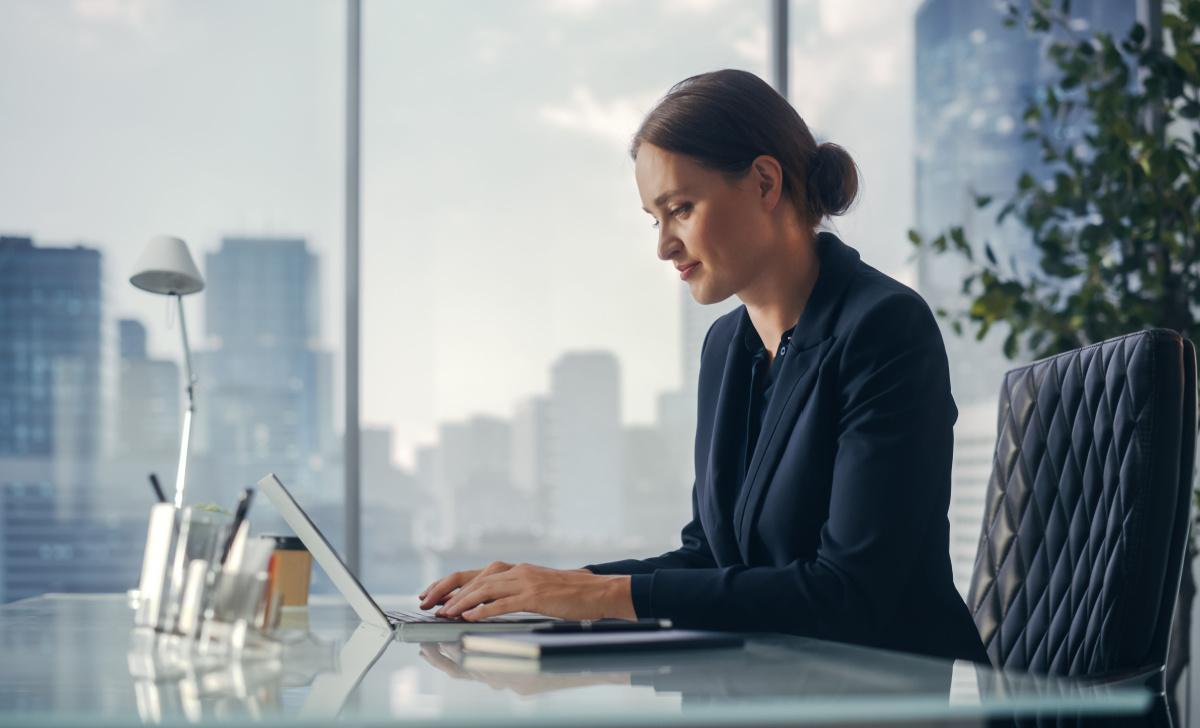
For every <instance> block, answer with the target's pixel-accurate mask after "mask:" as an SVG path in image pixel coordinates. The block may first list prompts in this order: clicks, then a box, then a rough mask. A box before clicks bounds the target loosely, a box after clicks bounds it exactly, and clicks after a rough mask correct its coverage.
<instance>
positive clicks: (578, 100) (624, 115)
mask: <svg viewBox="0 0 1200 728" xmlns="http://www.w3.org/2000/svg"><path fill="white" fill-rule="evenodd" d="M657 98H658V94H657V93H653V94H649V95H642V96H641V97H637V98H634V97H629V96H619V97H617V98H614V99H611V100H609V101H607V102H603V101H600V100H599V99H597V98H596V96H595V94H593V93H592V90H591V89H590V88H588V87H587V86H582V85H580V86H576V87H575V88H574V89H572V90H571V97H570V99H569V100H568V101H567V102H565V103H561V104H546V105H543V106H541V107H539V108H538V110H537V114H538V118H539V119H541V121H543V122H544V123H546V124H548V125H550V126H556V127H559V128H560V129H568V130H571V131H575V132H579V133H581V134H584V135H587V136H591V137H594V138H597V139H601V140H603V141H605V142H606V143H609V144H613V145H615V146H618V147H620V148H622V149H624V148H625V147H627V146H628V145H629V142H630V140H631V139H632V138H633V134H634V132H636V131H637V127H638V125H639V124H640V123H641V122H642V118H643V117H644V116H645V115H646V112H647V111H649V109H650V107H651V106H652V105H653V104H654V101H655V100H657Z"/></svg>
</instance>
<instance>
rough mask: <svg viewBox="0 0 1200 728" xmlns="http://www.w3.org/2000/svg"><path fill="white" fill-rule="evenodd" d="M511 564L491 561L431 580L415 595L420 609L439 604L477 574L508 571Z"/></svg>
mask: <svg viewBox="0 0 1200 728" xmlns="http://www.w3.org/2000/svg"><path fill="white" fill-rule="evenodd" d="M512 566H513V565H512V564H509V563H506V562H504V561H493V562H492V563H490V564H488V565H487V566H485V567H483V568H482V569H472V570H470V571H456V572H454V573H453V574H449V575H447V576H443V577H442V578H441V579H438V580H437V581H435V582H433V583H432V584H430V585H429V586H427V587H425V591H423V592H421V593H420V594H418V595H417V596H418V597H419V598H420V600H421V609H429V608H430V607H432V606H434V605H437V604H441V603H442V602H444V601H445V600H446V598H447V597H448V596H449V595H450V593H451V592H453V591H454V590H455V589H460V588H462V587H464V586H466V585H467V584H470V583H471V580H473V579H474V578H475V577H477V576H485V575H487V574H495V573H498V572H501V571H508V570H509V569H511V568H512Z"/></svg>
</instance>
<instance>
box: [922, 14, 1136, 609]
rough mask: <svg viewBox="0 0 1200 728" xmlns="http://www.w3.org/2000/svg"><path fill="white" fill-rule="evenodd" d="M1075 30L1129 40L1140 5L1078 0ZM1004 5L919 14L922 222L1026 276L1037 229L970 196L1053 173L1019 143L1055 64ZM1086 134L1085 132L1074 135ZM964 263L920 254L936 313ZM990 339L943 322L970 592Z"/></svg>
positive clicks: (960, 542)
mask: <svg viewBox="0 0 1200 728" xmlns="http://www.w3.org/2000/svg"><path fill="white" fill-rule="evenodd" d="M1071 11H1072V12H1071V14H1072V17H1073V18H1074V22H1073V27H1074V28H1075V29H1077V30H1081V31H1090V32H1095V31H1106V32H1109V33H1111V34H1112V35H1113V36H1114V37H1117V38H1123V37H1124V36H1125V34H1126V33H1127V32H1128V30H1129V28H1130V27H1131V26H1132V24H1133V22H1134V20H1135V15H1136V5H1135V3H1132V2H1128V1H1127V0H1075V2H1073V3H1072V5H1071ZM1003 18H1004V15H1003V11H1002V9H1001V7H1000V6H999V5H998V4H993V3H990V2H958V1H957V0H925V2H924V3H922V5H921V7H920V8H919V10H918V11H917V18H916V114H917V118H916V180H915V181H916V191H917V194H916V198H917V202H916V204H917V211H916V213H917V214H916V219H917V229H918V230H919V231H920V232H921V234H922V235H924V236H925V237H926V238H929V237H930V236H936V235H937V234H939V233H941V232H945V231H946V230H948V229H949V228H950V227H951V226H955V225H958V226H961V227H962V228H963V229H964V232H965V233H966V237H967V239H968V240H970V241H972V242H973V243H974V244H976V245H980V246H981V245H982V243H983V241H988V242H990V243H991V245H992V248H993V249H994V250H995V252H996V254H997V256H998V258H1000V259H1001V261H1002V262H1003V261H1008V260H1009V258H1010V257H1011V258H1013V259H1015V261H1016V264H1017V265H1018V266H1019V267H1020V269H1021V270H1023V271H1025V272H1026V273H1028V272H1029V271H1030V270H1032V269H1034V268H1035V267H1036V263H1037V260H1036V257H1035V251H1034V249H1033V246H1032V244H1031V242H1030V239H1029V235H1028V233H1027V231H1025V230H1024V229H1023V228H1021V227H1020V226H1019V225H1018V224H1017V223H1016V221H1015V220H1014V219H1013V218H1009V219H1008V220H1006V221H1005V225H1003V226H1001V227H998V226H997V225H996V224H995V222H994V219H995V214H996V213H995V210H994V209H993V208H986V209H985V210H983V211H978V210H977V209H976V207H975V205H974V201H973V197H972V193H974V194H981V195H983V194H986V195H993V196H994V198H995V199H997V200H1005V199H1008V198H1009V197H1010V196H1011V195H1012V193H1013V191H1014V190H1015V189H1016V181H1017V179H1018V178H1019V177H1020V175H1021V174H1022V173H1023V172H1028V173H1029V174H1030V175H1031V176H1033V178H1034V179H1035V180H1038V181H1039V182H1041V181H1043V180H1045V179H1046V178H1048V177H1049V176H1050V170H1049V169H1048V168H1047V166H1046V165H1045V164H1044V163H1043V162H1042V161H1041V151H1040V148H1039V147H1038V145H1037V144H1036V143H1034V142H1032V141H1028V140H1024V139H1022V138H1021V132H1022V121H1021V118H1022V112H1023V111H1024V109H1025V106H1026V104H1027V102H1028V100H1030V99H1031V98H1032V97H1033V96H1034V94H1035V91H1036V90H1037V89H1039V88H1040V87H1042V86H1044V85H1045V84H1046V83H1047V82H1048V81H1049V80H1051V79H1052V78H1053V77H1054V76H1053V74H1055V73H1056V72H1057V71H1056V69H1055V68H1054V66H1053V64H1052V63H1051V62H1050V61H1049V60H1048V59H1047V58H1046V55H1045V53H1044V51H1043V49H1042V47H1041V46H1040V41H1039V40H1038V39H1037V38H1031V37H1030V36H1029V35H1028V34H1027V33H1026V32H1025V30H1024V29H1022V28H1020V27H1015V28H1007V27H1005V26H1004V24H1003ZM1068 133H1069V134H1072V135H1076V136H1077V135H1078V134H1079V133H1080V130H1079V129H1071V130H1068ZM965 271H966V267H965V265H964V263H963V262H962V261H961V260H960V259H959V258H957V257H956V256H951V255H942V256H935V255H930V254H928V253H927V252H926V253H924V254H922V255H921V256H920V257H919V258H918V267H917V287H918V290H919V291H920V292H921V295H922V296H924V298H925V300H926V301H928V303H929V305H930V306H931V307H932V308H934V309H937V308H944V309H947V310H961V309H962V308H963V307H964V305H965V303H966V301H965V299H964V297H963V295H962V293H961V286H962V281H963V278H964V277H965V275H966V273H965ZM998 329H999V330H997V331H994V332H992V333H991V334H990V335H989V337H988V338H987V339H986V340H985V341H983V342H982V343H980V342H976V341H975V339H974V337H973V336H966V337H959V336H956V335H955V334H954V333H953V331H951V330H950V329H949V327H948V326H943V338H944V339H945V341H946V351H947V354H948V356H949V358H950V376H951V384H952V387H953V392H954V398H955V401H956V402H957V403H958V407H959V420H958V424H957V426H956V428H955V433H956V438H955V454H954V475H953V483H954V485H953V492H952V506H951V516H950V540H951V561H952V562H953V565H954V573H955V578H956V582H957V583H958V584H959V586H960V588H965V586H966V585H967V584H968V583H969V576H967V575H969V574H970V572H971V569H972V568H973V565H974V559H975V548H976V545H977V543H978V539H979V530H980V528H981V524H982V518H983V493H984V490H985V489H986V487H987V476H988V472H989V469H988V468H984V467H981V463H988V464H989V465H990V462H991V455H992V448H993V445H994V441H995V420H996V414H995V413H996V403H997V397H998V393H999V390H1000V383H1001V380H1002V378H1003V375H1004V372H1005V371H1007V370H1008V369H1010V368H1012V367H1013V366H1016V365H1017V363H1018V362H1012V361H1009V360H1007V359H1005V358H1004V356H1003V354H1002V353H1001V348H1000V344H1001V341H1002V339H1003V336H1004V334H1005V333H1006V332H1005V331H1004V327H1003V326H1000V327H998Z"/></svg>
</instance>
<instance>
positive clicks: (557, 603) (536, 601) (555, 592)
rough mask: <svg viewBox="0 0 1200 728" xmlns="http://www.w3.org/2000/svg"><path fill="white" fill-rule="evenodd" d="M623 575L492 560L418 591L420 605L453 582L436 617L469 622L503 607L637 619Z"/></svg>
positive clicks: (435, 599)
mask: <svg viewBox="0 0 1200 728" xmlns="http://www.w3.org/2000/svg"><path fill="white" fill-rule="evenodd" d="M629 582H630V578H629V576H628V575H623V574H616V575H600V574H593V573H592V572H590V571H588V570H587V569H550V568H547V567H544V566H535V565H534V564H516V565H513V564H507V563H504V562H495V563H493V564H490V565H489V566H488V567H487V568H485V569H480V570H477V571H465V572H456V573H454V574H451V575H450V576H447V577H445V578H444V579H441V580H439V581H438V582H435V583H434V584H433V585H431V586H430V588H429V589H427V590H426V591H425V592H424V593H423V594H422V597H421V598H422V600H423V601H422V603H421V604H422V608H423V609H424V608H427V607H426V606H425V605H426V604H438V603H441V599H442V598H443V597H444V596H445V595H447V594H449V593H450V591H451V590H452V589H454V588H455V586H457V588H458V591H457V592H455V593H454V594H453V595H452V596H450V598H449V599H448V600H446V603H445V606H443V607H442V608H441V609H439V610H438V611H437V612H436V614H437V616H439V617H459V616H461V617H462V618H463V619H466V620H470V621H474V620H478V619H483V618H485V617H491V616H495V615H497V614H505V613H507V612H538V613H539V614H545V615H548V616H551V617H560V618H562V619H601V618H605V617H610V618H617V619H630V620H632V619H637V614H636V613H635V612H634V611H633V598H632V596H631V595H630V591H629Z"/></svg>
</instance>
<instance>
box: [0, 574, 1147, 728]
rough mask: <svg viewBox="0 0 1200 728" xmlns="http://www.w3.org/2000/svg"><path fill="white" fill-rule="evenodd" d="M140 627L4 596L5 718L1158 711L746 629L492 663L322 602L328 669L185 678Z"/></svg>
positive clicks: (751, 719)
mask: <svg viewBox="0 0 1200 728" xmlns="http://www.w3.org/2000/svg"><path fill="white" fill-rule="evenodd" d="M130 627H131V617H130V613H129V611H128V609H127V607H126V606H125V604H124V600H123V596H121V595H113V596H66V595H55V596H47V597H39V598H37V599H32V600H26V601H22V602H17V603H14V604H8V605H4V606H2V607H0V650H2V651H3V655H4V658H3V660H2V661H0V725H28V724H31V723H40V724H54V725H80V726H89V728H92V727H94V726H96V725H98V724H106V723H107V724H129V723H150V724H154V723H160V722H162V723H180V722H187V723H192V724H200V725H206V724H222V723H225V724H227V723H229V722H231V721H233V722H246V721H255V722H258V723H260V724H263V725H289V726H291V725H328V724H329V723H330V722H331V719H333V718H334V717H336V719H337V721H338V722H339V723H341V724H346V725H355V724H360V723H383V722H387V723H398V724H422V725H427V724H431V723H438V722H449V723H453V724H456V725H481V726H482V725H513V726H516V725H561V724H571V725H583V724H586V725H628V724H632V723H640V724H646V723H651V722H652V723H655V724H661V725H685V724H698V723H703V724H705V725H721V724H725V725H745V724H748V723H758V724H797V723H828V722H835V721H863V722H895V721H909V722H911V723H930V722H937V721H944V720H947V719H953V720H965V721H976V720H978V719H984V718H986V719H996V718H1004V717H1009V716H1014V715H1019V716H1033V715H1039V714H1041V715H1045V714H1048V713H1054V712H1062V711H1066V712H1068V713H1070V714H1080V715H1099V714H1104V715H1117V716H1125V717H1124V718H1122V720H1123V721H1126V722H1128V719H1129V718H1132V717H1133V716H1136V715H1137V714H1139V713H1141V712H1143V711H1145V710H1146V709H1147V707H1148V706H1149V704H1150V695H1149V693H1148V692H1146V691H1144V690H1141V689H1138V688H1121V689H1098V688H1091V687H1087V686H1084V685H1081V684H1079V683H1076V682H1072V681H1065V680H1057V679H1050V678H1035V677H1030V676H1023V675H1005V674H1002V673H998V672H996V671H993V670H990V669H986V668H981V667H980V668H977V667H976V666H975V665H972V664H970V663H962V662H958V663H951V662H947V661H942V660H936V659H932V658H926V657H916V656H911V655H904V654H900V653H894V652H886V651H881V650H873V649H869V648H863V647H856V646H851V645H844V644H838V643H833V642H823V641H820V640H812V639H806V638H801V637H795V636H788V635H769V634H768V635H764V634H748V635H746V638H747V642H746V646H745V647H744V648H742V649H724V650H689V651H686V652H676V653H669V652H656V653H642V654H611V655H596V656H592V657H589V658H585V657H582V656H578V657H562V658H554V659H547V660H543V661H541V662H537V661H525V660H522V661H520V663H519V664H513V663H511V662H497V661H494V660H493V661H490V662H489V661H484V662H482V663H481V662H479V661H471V660H468V659H466V658H464V656H463V655H462V654H461V652H459V651H457V649H456V645H455V644H454V643H425V644H412V643H404V642H399V641H395V640H393V639H392V638H391V635H390V634H388V633H386V632H375V633H372V630H370V629H368V630H363V629H362V628H361V627H360V625H359V623H358V621H357V619H356V618H355V617H354V614H353V612H351V611H350V610H349V609H348V608H346V607H345V606H344V605H340V604H338V603H336V602H332V601H324V600H322V599H319V598H318V599H316V600H314V603H313V604H312V605H311V606H310V609H309V612H308V633H306V634H305V639H309V640H311V641H312V644H314V645H325V646H326V649H327V654H336V655H337V658H336V660H331V659H325V660H324V664H322V659H321V658H320V657H319V650H317V651H315V652H314V654H310V655H309V657H308V658H301V657H300V656H299V655H300V653H299V652H297V651H295V650H293V651H292V652H290V653H285V656H284V658H283V659H276V660H274V661H271V660H264V661H249V662H247V661H242V662H241V663H239V664H225V665H218V666H213V665H206V666H192V667H191V668H187V667H184V668H182V669H176V670H175V671H171V670H168V669H165V668H164V665H163V663H161V662H155V661H153V660H150V661H146V660H143V659H142V657H144V655H140V653H137V652H136V651H133V650H132V649H131V643H130V635H131V632H130ZM296 644H299V643H296ZM131 655H132V659H131ZM331 662H333V663H336V664H329V663H331ZM175 667H176V668H178V667H179V666H178V665H176V666H175Z"/></svg>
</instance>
